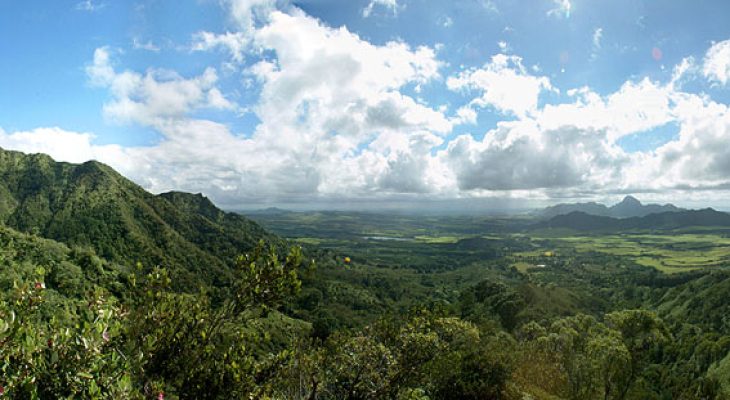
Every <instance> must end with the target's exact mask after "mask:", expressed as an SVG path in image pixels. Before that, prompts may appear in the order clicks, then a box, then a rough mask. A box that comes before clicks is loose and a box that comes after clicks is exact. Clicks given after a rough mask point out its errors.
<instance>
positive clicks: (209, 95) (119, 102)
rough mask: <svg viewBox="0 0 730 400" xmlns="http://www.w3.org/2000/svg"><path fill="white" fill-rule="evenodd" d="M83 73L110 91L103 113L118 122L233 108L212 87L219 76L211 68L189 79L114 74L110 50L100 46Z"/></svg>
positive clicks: (158, 73) (170, 74)
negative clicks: (209, 109) (194, 111)
mask: <svg viewBox="0 0 730 400" xmlns="http://www.w3.org/2000/svg"><path fill="white" fill-rule="evenodd" d="M86 72H87V74H88V76H89V79H90V81H91V83H92V84H94V85H96V86H99V87H104V88H108V89H109V90H110V92H111V95H112V100H111V101H109V102H107V103H105V104H104V115H105V116H107V117H109V118H111V119H112V120H116V121H120V122H136V123H140V124H143V125H156V124H158V123H159V122H160V121H161V120H164V119H174V118H180V117H183V116H185V115H186V114H188V113H189V112H191V111H193V110H196V109H200V108H214V109H224V110H233V109H235V108H236V106H235V105H234V104H232V103H230V102H229V101H228V100H226V99H225V98H224V97H223V95H222V94H221V93H220V91H219V90H218V89H217V88H216V87H215V84H216V81H217V80H218V76H217V74H216V71H215V69H213V68H207V69H206V70H205V71H204V72H203V74H202V75H200V76H198V77H195V78H192V79H184V78H182V77H181V76H179V75H178V74H177V73H176V72H174V71H168V70H154V69H151V70H148V71H147V72H146V73H145V74H144V75H143V74H140V73H137V72H133V71H123V72H120V73H117V72H116V71H115V70H114V68H113V66H112V65H111V60H110V51H109V49H108V48H106V47H102V48H98V49H96V51H95V52H94V61H93V63H92V64H90V65H88V66H87V67H86Z"/></svg>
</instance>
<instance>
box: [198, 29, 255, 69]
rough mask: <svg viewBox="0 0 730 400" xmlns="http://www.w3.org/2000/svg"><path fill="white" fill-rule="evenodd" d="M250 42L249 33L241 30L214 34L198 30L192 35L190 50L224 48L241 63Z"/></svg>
mask: <svg viewBox="0 0 730 400" xmlns="http://www.w3.org/2000/svg"><path fill="white" fill-rule="evenodd" d="M249 42H250V37H249V35H247V34H245V33H243V32H226V33H222V34H215V33H211V32H205V31H203V32H198V33H196V34H195V35H193V44H192V45H191V50H192V51H209V50H213V49H223V50H226V51H227V52H228V53H229V55H230V56H231V58H232V59H233V60H234V61H236V62H238V63H241V62H243V60H244V54H245V52H246V50H247V46H248V44H249Z"/></svg>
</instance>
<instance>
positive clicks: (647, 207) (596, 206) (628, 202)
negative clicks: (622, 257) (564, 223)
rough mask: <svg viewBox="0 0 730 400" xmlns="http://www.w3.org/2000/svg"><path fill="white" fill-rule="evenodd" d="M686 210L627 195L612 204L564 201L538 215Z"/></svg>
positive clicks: (626, 214)
mask: <svg viewBox="0 0 730 400" xmlns="http://www.w3.org/2000/svg"><path fill="white" fill-rule="evenodd" d="M677 211H684V210H683V209H681V208H679V207H676V206H675V205H673V204H664V205H661V204H642V203H641V202H640V201H639V200H637V199H636V198H635V197H633V196H626V197H624V199H623V200H622V201H621V202H619V203H616V204H614V205H612V206H610V207H609V206H606V205H604V204H600V203H594V202H590V203H562V204H557V205H554V206H550V207H547V208H545V209H543V210H540V211H539V212H538V213H537V215H538V216H540V217H542V218H553V217H555V216H558V215H566V214H570V213H572V212H583V213H586V214H590V215H598V216H602V217H613V218H631V217H645V216H647V215H650V214H659V213H665V212H677Z"/></svg>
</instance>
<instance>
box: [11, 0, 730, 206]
mask: <svg viewBox="0 0 730 400" xmlns="http://www.w3.org/2000/svg"><path fill="white" fill-rule="evenodd" d="M226 4H227V5H228V7H229V11H230V13H231V19H232V20H233V21H234V22H235V25H236V29H235V30H233V31H228V32H225V33H211V32H205V31H203V32H199V33H197V34H196V35H194V37H193V41H192V44H191V49H192V50H193V51H211V50H222V51H225V52H227V53H228V54H229V55H230V58H231V62H230V63H229V67H228V68H231V70H232V71H236V72H240V73H242V74H243V75H244V76H243V79H244V80H245V79H248V80H250V81H255V84H253V85H249V86H243V87H242V89H244V90H259V91H260V93H259V100H258V103H257V104H256V105H255V107H252V111H253V112H255V114H256V117H257V118H258V119H259V120H260V121H261V122H260V124H259V125H258V126H257V127H256V128H255V130H254V131H253V132H234V131H232V129H231V128H230V127H229V126H226V125H225V124H223V123H220V122H216V121H211V120H205V119H201V118H200V117H196V115H197V111H200V110H204V109H216V110H224V111H230V112H238V111H240V110H239V108H238V107H237V106H236V105H235V104H233V103H232V102H231V101H230V100H228V99H227V98H226V96H225V95H224V93H223V92H222V91H221V89H220V87H219V82H218V74H217V71H216V70H215V69H213V68H207V69H201V71H200V72H199V73H198V74H197V75H195V74H193V75H192V76H182V75H180V74H179V73H177V72H175V71H169V70H162V69H152V68H151V69H147V70H142V71H134V70H129V69H125V68H120V67H117V66H115V63H114V60H115V59H116V58H117V57H121V55H119V54H117V53H115V52H114V51H113V50H111V49H109V48H106V47H104V48H99V49H97V50H96V51H95V53H94V58H93V62H91V63H90V64H89V65H88V66H87V68H86V72H87V74H88V77H89V82H90V83H91V84H92V85H94V86H96V87H100V88H104V89H106V90H107V91H108V92H109V99H108V101H107V102H106V103H105V105H104V108H103V112H104V115H105V116H106V117H108V118H109V119H111V120H114V121H118V122H123V123H134V124H142V125H145V126H149V127H151V128H152V129H154V130H156V131H157V132H158V133H159V134H160V135H161V139H160V141H159V142H158V143H155V144H154V145H151V146H144V147H127V148H122V147H120V146H116V145H96V144H94V136H93V135H92V134H89V133H78V132H71V131H65V130H63V129H60V128H39V129H35V130H32V131H23V132H12V133H6V132H4V131H2V130H0V146H2V147H7V148H13V149H19V150H23V151H27V152H45V153H49V154H51V155H52V156H53V157H55V158H57V159H59V160H64V161H72V162H80V161H84V160H86V159H92V158H94V159H99V160H101V161H103V162H106V163H109V164H110V165H112V166H113V167H115V168H117V169H119V170H120V171H121V172H122V173H123V174H125V175H126V176H129V177H131V178H133V179H134V180H135V181H136V182H138V183H140V184H142V185H143V186H144V187H146V188H148V189H150V190H152V191H155V192H159V191H165V190H171V189H177V190H187V191H195V192H198V191H202V192H204V193H206V194H207V195H209V196H211V197H213V199H214V200H215V201H216V202H218V203H219V204H222V205H226V206H240V205H241V204H242V203H244V202H248V201H260V202H267V201H286V200H289V201H299V200H302V201H305V200H312V199H333V198H338V199H342V198H370V199H372V198H380V197H386V196H395V195H397V196H402V195H407V196H421V198H424V197H431V196H440V197H443V198H454V197H470V196H476V197H478V196H527V197H531V198H535V197H550V196H553V195H561V196H562V195H565V194H566V193H593V194H595V193H598V194H601V193H603V194H606V193H609V194H610V193H613V192H617V191H632V190H636V191H641V190H651V191H658V192H668V191H676V190H691V189H693V188H694V189H702V190H709V189H712V188H723V187H725V188H730V178H726V177H728V176H730V161H728V160H730V150H728V146H726V145H725V144H726V143H728V142H730V113H729V112H728V109H727V106H726V105H723V104H718V103H716V102H713V101H712V100H711V99H709V98H708V97H707V95H695V94H689V93H685V92H682V91H681V87H680V84H679V83H680V82H681V80H682V79H684V78H686V77H688V76H694V75H692V74H699V71H702V74H704V76H706V77H707V78H708V79H710V80H711V81H713V82H716V83H719V84H723V85H724V84H726V81H727V79H728V63H730V61H727V60H728V58H727V57H725V56H724V54H725V52H726V51H730V50H726V47H729V46H730V45H728V44H726V42H720V43H717V44H715V45H713V46H712V48H711V49H710V50H709V51H708V52H707V55H706V56H705V58H704V60H703V62H702V63H699V62H698V64H701V65H695V62H694V60H693V59H691V58H686V59H684V60H683V61H682V62H681V63H680V64H679V65H677V66H675V68H674V70H673V74H672V78H671V80H670V81H668V82H664V83H662V82H659V81H653V80H650V79H648V78H645V79H641V78H639V79H636V80H631V81H627V82H625V83H623V84H622V85H621V86H620V87H618V88H617V89H616V90H615V91H614V92H613V93H609V94H606V95H601V94H598V93H597V92H595V91H594V90H592V89H591V88H589V87H584V88H578V89H572V90H569V91H567V92H566V94H567V95H568V97H559V96H554V97H551V98H556V99H557V98H560V99H561V100H562V101H563V102H562V103H555V102H553V103H552V104H547V105H542V104H541V102H540V100H541V96H542V95H544V94H545V92H553V93H559V92H558V89H557V88H555V87H553V84H552V82H551V81H550V79H549V78H548V77H546V76H540V70H539V68H536V66H533V69H532V70H528V69H527V68H525V67H524V66H523V62H522V59H521V58H520V57H518V56H516V55H506V54H497V55H495V56H493V57H492V58H491V59H490V61H489V62H487V63H486V64H485V65H484V66H482V67H481V68H472V69H468V70H466V71H463V72H461V73H458V74H456V75H454V76H451V77H448V79H446V80H445V85H446V87H447V88H448V89H450V90H452V91H460V92H462V93H465V95H466V96H469V97H467V100H466V104H464V105H457V106H456V107H454V108H451V107H452V105H450V104H445V105H441V106H438V107H436V106H432V105H430V104H428V102H427V101H424V100H422V99H417V98H414V97H412V96H410V95H407V94H405V93H407V92H408V91H407V90H406V89H408V90H411V89H412V90H416V91H418V90H417V89H416V88H423V89H424V90H423V93H428V90H427V89H428V88H429V85H443V84H444V79H443V77H442V76H441V70H442V68H443V66H444V63H443V62H441V61H440V60H439V58H438V56H437V50H436V48H430V47H425V46H422V47H412V46H410V45H408V44H407V43H404V42H402V41H392V42H389V43H385V44H382V45H375V44H372V43H370V42H368V41H367V40H364V39H363V38H361V37H359V36H358V35H357V34H354V33H352V32H350V31H349V30H348V29H347V28H346V27H340V28H332V27H329V26H326V25H324V24H323V23H322V22H320V21H319V20H317V19H315V18H312V17H310V16H307V15H306V14H304V12H303V11H301V10H297V9H290V10H289V12H286V13H285V12H280V11H275V10H274V5H275V2H274V1H273V0H237V1H233V0H230V1H227V2H226ZM388 4H391V5H388ZM556 4H557V5H558V6H559V7H558V8H557V9H559V11H555V13H558V12H560V15H568V14H569V12H570V9H571V4H570V2H568V1H561V2H556ZM372 7H384V8H385V9H387V10H391V9H392V10H394V12H395V10H397V9H398V4H397V3H396V2H395V1H392V0H391V1H385V2H380V3H377V4H376V3H372ZM372 7H371V10H370V11H368V15H370V12H372ZM551 15H552V14H551ZM602 37H603V30H602V29H601V28H596V30H595V31H593V37H592V39H593V47H594V50H595V49H598V48H600V47H601V41H602ZM133 44H135V45H139V47H140V48H141V47H142V46H144V44H142V43H140V42H137V41H135V42H133ZM500 47H501V50H502V52H503V53H504V52H505V51H506V50H507V48H508V45H507V43H502V44H501V45H500ZM723 57H725V58H723ZM252 59H254V60H257V62H254V61H251V60H252ZM244 61H245V62H246V64H245V65H246V66H245V67H244ZM242 68H245V69H243V70H242ZM490 107H491V108H493V109H494V110H496V111H497V112H499V113H501V114H505V115H508V116H509V117H510V118H511V119H514V120H512V121H508V122H505V121H503V122H500V123H498V124H497V126H496V128H494V129H491V130H489V131H488V132H486V133H485V134H484V136H483V138H482V139H480V140H478V139H475V138H474V136H472V135H469V134H462V135H459V136H457V137H456V138H452V136H451V135H450V134H451V133H452V132H453V127H454V126H455V125H459V124H476V123H477V121H478V120H479V117H480V113H481V112H485V108H490ZM449 109H452V110H455V111H452V112H451V113H449V114H447V112H448V110H449ZM667 124H676V125H677V126H678V130H679V131H678V133H677V136H676V138H672V139H671V140H670V141H669V142H668V143H666V144H664V145H662V146H661V147H659V148H657V149H653V150H651V151H646V152H635V153H630V154H629V153H627V152H625V151H624V150H622V149H621V147H620V146H619V145H618V143H619V140H620V139H621V138H623V137H625V136H627V135H642V134H644V132H652V131H653V130H654V129H657V128H659V127H662V126H665V125H667ZM477 133H481V132H477ZM446 140H449V142H446ZM437 150H438V151H437Z"/></svg>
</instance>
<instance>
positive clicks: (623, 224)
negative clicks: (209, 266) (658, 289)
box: [532, 208, 730, 232]
mask: <svg viewBox="0 0 730 400" xmlns="http://www.w3.org/2000/svg"><path fill="white" fill-rule="evenodd" d="M692 227H721V228H725V227H730V214H728V213H724V212H720V211H715V210H713V209H711V208H706V209H703V210H690V211H676V212H664V213H659V214H649V215H647V216H645V217H632V218H623V219H620V218H612V217H606V216H598V215H591V214H586V213H584V212H579V211H574V212H572V213H570V214H566V215H558V216H555V217H553V218H551V219H549V220H547V221H543V222H540V223H537V224H535V225H533V227H532V228H533V229H544V228H550V229H555V228H566V229H573V230H577V231H600V232H618V231H630V230H673V229H683V228H692Z"/></svg>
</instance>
